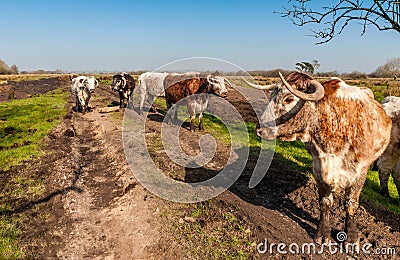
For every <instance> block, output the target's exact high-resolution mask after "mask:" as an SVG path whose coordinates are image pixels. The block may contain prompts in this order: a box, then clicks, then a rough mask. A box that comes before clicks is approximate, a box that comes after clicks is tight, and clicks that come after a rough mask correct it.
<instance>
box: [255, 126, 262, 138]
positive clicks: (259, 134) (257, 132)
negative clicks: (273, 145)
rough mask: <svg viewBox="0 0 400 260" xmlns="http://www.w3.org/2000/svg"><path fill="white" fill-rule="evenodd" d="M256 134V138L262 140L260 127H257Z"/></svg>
mask: <svg viewBox="0 0 400 260" xmlns="http://www.w3.org/2000/svg"><path fill="white" fill-rule="evenodd" d="M256 134H257V136H258V137H261V138H262V128H261V127H257V128H256Z"/></svg>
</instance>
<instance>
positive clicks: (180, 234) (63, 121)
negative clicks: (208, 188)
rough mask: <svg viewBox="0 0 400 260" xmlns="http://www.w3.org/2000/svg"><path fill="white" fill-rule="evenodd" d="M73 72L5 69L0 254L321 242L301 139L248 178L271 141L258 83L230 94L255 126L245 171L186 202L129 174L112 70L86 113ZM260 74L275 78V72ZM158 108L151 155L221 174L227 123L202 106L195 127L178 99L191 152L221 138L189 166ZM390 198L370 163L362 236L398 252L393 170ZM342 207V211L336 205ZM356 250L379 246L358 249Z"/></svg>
mask: <svg viewBox="0 0 400 260" xmlns="http://www.w3.org/2000/svg"><path fill="white" fill-rule="evenodd" d="M67 78H68V77H66V76H63V75H62V76H61V75H57V76H56V77H54V75H42V76H37V75H35V76H30V75H28V76H23V77H14V78H5V77H3V78H1V77H0V90H1V92H0V93H1V95H0V120H1V121H0V136H1V141H0V187H1V189H0V233H1V236H0V259H55V258H61V259H63V258H68V259H72V258H74V259H83V258H89V259H265V258H272V259H280V258H283V256H282V255H281V254H279V253H278V252H277V250H276V247H275V249H274V250H273V252H266V253H265V254H260V253H258V252H257V245H259V243H263V242H264V241H265V239H268V241H269V242H271V243H276V244H278V243H286V244H288V245H289V244H290V243H298V244H304V243H312V237H313V235H314V233H315V232H316V224H317V223H318V219H319V213H320V209H319V205H318V201H317V189H316V185H315V181H314V179H313V177H312V169H311V157H310V155H309V154H308V153H307V152H306V150H305V148H304V145H303V144H302V143H301V142H297V141H296V142H290V143H286V142H280V141H278V142H277V144H276V148H275V155H274V159H273V161H272V164H271V166H270V168H269V169H268V173H267V174H266V176H265V177H264V178H263V180H262V181H261V183H260V184H258V185H257V186H256V187H254V188H252V189H250V188H249V187H248V183H249V179H250V176H251V174H252V172H253V169H254V166H255V165H256V163H257V160H258V156H259V154H260V153H261V152H262V151H263V149H267V147H264V146H263V145H262V144H261V142H260V140H259V139H258V138H257V137H256V135H255V134H254V130H255V127H256V122H257V117H256V113H260V112H261V111H262V110H263V107H265V104H266V100H265V98H260V97H262V95H261V94H262V92H261V91H259V90H255V89H251V88H246V87H240V90H241V91H244V92H245V93H247V94H248V97H250V98H245V97H244V96H243V95H241V94H240V93H239V92H238V91H237V90H235V89H230V90H229V93H228V99H227V100H228V101H229V102H230V103H231V104H232V105H233V106H234V107H235V108H236V109H237V110H238V111H239V113H240V114H241V115H242V117H243V118H244V120H245V123H246V125H245V126H246V128H247V130H248V132H249V140H247V139H245V138H243V139H241V138H239V139H238V140H236V141H237V142H238V143H240V144H241V145H242V147H243V148H244V147H246V149H247V148H248V149H249V157H248V158H247V160H246V165H245V167H244V170H243V172H242V174H241V176H240V178H239V179H238V180H237V181H236V182H235V183H234V184H233V185H232V186H231V187H230V188H229V190H227V191H225V192H224V193H222V194H221V195H219V196H217V197H216V198H213V199H210V200H207V201H205V202H199V203H192V204H181V203H173V202H170V201H167V200H163V199H161V198H159V197H157V196H155V195H153V194H152V193H150V192H148V191H147V190H146V189H145V188H144V187H143V186H142V185H141V184H140V183H139V182H138V181H137V180H136V179H135V176H134V175H133V174H132V170H133V171H135V169H132V170H131V169H130V167H129V166H128V164H127V162H126V158H125V154H124V149H123V145H122V134H121V131H122V127H123V123H122V119H123V116H124V110H120V111H117V112H113V113H107V114H101V113H99V109H100V108H102V107H107V106H113V105H115V104H118V97H117V94H116V93H114V92H112V91H111V89H110V85H109V84H110V79H111V77H110V76H105V75H101V80H100V86H99V87H98V88H97V89H96V92H95V93H94V94H93V96H92V99H91V100H90V107H91V111H90V112H89V113H87V114H84V115H83V114H80V113H76V112H74V111H73V110H72V107H73V105H74V98H73V97H72V96H71V95H70V94H69V82H68V80H67ZM98 78H100V77H98ZM230 80H231V81H233V82H234V83H235V79H234V78H230ZM257 80H258V81H259V82H261V83H264V84H269V83H271V82H275V81H277V80H278V79H276V78H257ZM1 81H3V82H1ZM347 82H348V83H349V84H355V85H358V86H366V87H369V88H371V89H372V90H373V91H374V93H375V96H376V99H377V100H379V101H380V100H382V99H383V97H384V96H387V95H398V94H400V83H399V82H400V81H393V80H390V79H363V80H348V81H347ZM249 99H250V100H251V101H252V102H253V105H254V110H253V108H252V107H251V106H250V104H249V102H248V100H249ZM212 105H213V109H218V105H214V104H212ZM156 106H157V109H158V111H159V113H150V112H149V114H148V116H147V121H146V125H145V136H146V141H147V149H148V151H149V154H150V156H151V158H152V159H153V161H154V163H155V164H156V165H157V166H158V167H159V168H160V169H161V170H162V172H163V174H165V175H167V176H169V177H171V178H173V179H176V180H180V181H184V182H199V181H203V180H206V179H209V178H211V177H213V176H215V175H216V174H218V173H219V171H220V170H221V169H223V167H224V166H225V165H226V163H227V161H228V156H229V152H230V139H229V135H228V132H227V129H226V127H224V126H223V124H222V122H221V121H220V120H219V119H218V118H216V117H214V116H211V115H205V117H204V118H205V119H204V120H205V125H204V127H205V129H206V131H205V132H204V133H202V132H195V133H192V132H190V131H189V130H188V123H187V115H186V113H185V109H180V119H181V120H182V121H183V125H182V128H180V130H179V137H180V146H181V148H182V150H183V151H185V152H186V153H187V154H197V153H199V152H200V148H199V140H200V138H201V137H202V136H203V135H204V134H210V135H212V136H214V137H215V139H216V141H217V146H216V155H215V156H214V157H213V159H212V160H211V161H210V162H208V163H207V164H205V165H204V166H202V167H200V168H187V167H182V166H180V165H178V164H176V163H174V162H173V161H172V160H171V159H170V158H169V157H168V155H167V154H166V152H165V151H164V148H163V146H162V141H161V124H162V120H163V113H165V110H166V109H165V102H164V100H163V99H161V98H160V99H158V100H157V102H156ZM133 113H135V112H133ZM236 152H237V154H239V155H240V151H236ZM390 196H391V197H390V198H387V197H383V196H381V195H380V194H379V179H378V175H377V172H376V171H374V170H371V171H370V172H369V175H368V179H367V181H366V184H365V186H364V189H363V193H362V197H361V207H360V210H359V213H358V215H357V221H358V224H359V227H360V232H361V234H360V236H361V243H370V244H371V245H372V249H374V250H375V249H377V248H394V249H395V250H396V252H397V257H399V253H400V242H399V241H400V200H399V194H398V193H397V191H396V190H395V187H394V184H393V181H392V180H391V182H390ZM341 204H342V203H341V202H340V203H339V205H340V206H339V207H341V206H343V205H341ZM333 211H334V212H335V213H338V211H339V208H336V209H334V210H333ZM343 218H344V216H343V215H340V216H338V217H337V218H335V219H334V220H332V222H333V223H332V224H333V225H334V231H335V232H338V231H341V230H343V224H342V223H343ZM290 257H293V258H295V259H299V258H305V259H309V258H312V259H331V258H332V255H331V254H330V252H329V251H326V252H323V253H321V254H314V255H309V254H306V253H300V254H298V255H289V257H288V258H289V259H290ZM346 257H348V256H347V255H346V254H344V253H341V254H340V253H339V254H337V255H335V258H338V259H345V258H346ZM355 257H356V258H360V259H367V258H370V255H368V254H367V253H365V252H364V253H363V252H361V254H360V255H358V256H355ZM374 257H376V258H380V256H376V255H375V256H374ZM385 257H387V258H389V259H391V258H393V259H394V258H396V255H391V256H382V259H384V258H385Z"/></svg>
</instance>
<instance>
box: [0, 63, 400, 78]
mask: <svg viewBox="0 0 400 260" xmlns="http://www.w3.org/2000/svg"><path fill="white" fill-rule="evenodd" d="M0 66H1V65H0ZM144 72H146V71H144V70H140V71H128V73H129V74H131V75H140V74H142V73H144ZM204 72H210V73H212V72H213V71H204ZM278 72H281V73H282V74H283V75H285V74H287V73H289V72H291V70H284V69H274V70H250V71H236V72H222V74H224V75H226V76H248V75H249V74H250V75H251V76H253V77H267V78H273V77H278V76H279V74H278ZM113 73H119V72H97V71H91V72H73V73H72V72H64V71H62V70H54V71H51V70H35V71H21V72H20V73H19V74H97V75H102V74H113ZM0 74H18V72H17V73H15V70H14V71H13V72H10V71H8V72H7V73H4V72H3V70H2V69H1V68H0ZM312 76H313V77H341V78H348V79H366V78H393V77H400V75H398V76H396V75H393V73H377V71H374V72H372V73H363V72H359V71H353V72H350V73H348V72H346V73H339V72H337V71H328V72H316V73H314V74H313V75H312Z"/></svg>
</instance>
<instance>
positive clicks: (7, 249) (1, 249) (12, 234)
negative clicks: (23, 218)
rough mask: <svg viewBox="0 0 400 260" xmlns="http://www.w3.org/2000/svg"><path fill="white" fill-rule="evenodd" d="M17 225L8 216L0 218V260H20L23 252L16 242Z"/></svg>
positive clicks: (17, 234)
mask: <svg viewBox="0 0 400 260" xmlns="http://www.w3.org/2000/svg"><path fill="white" fill-rule="evenodd" d="M19 232H20V231H19V229H18V228H17V223H15V221H14V220H13V219H12V218H11V217H9V216H0V259H22V258H24V256H25V254H24V252H23V251H22V250H21V249H20V248H19V247H18V245H17V243H16V241H17V240H18V236H19Z"/></svg>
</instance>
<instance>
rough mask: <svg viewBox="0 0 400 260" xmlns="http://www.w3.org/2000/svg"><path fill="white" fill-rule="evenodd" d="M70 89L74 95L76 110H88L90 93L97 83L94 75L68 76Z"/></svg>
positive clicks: (83, 111)
mask: <svg viewBox="0 0 400 260" xmlns="http://www.w3.org/2000/svg"><path fill="white" fill-rule="evenodd" d="M70 79H71V91H72V93H73V94H74V95H75V108H76V110H77V111H78V112H82V113H85V112H87V111H88V110H89V106H88V105H89V100H90V97H91V93H93V92H94V90H95V88H96V87H97V86H98V85H99V82H98V81H97V79H96V78H95V77H94V76H90V77H88V76H78V77H74V76H72V75H71V76H70Z"/></svg>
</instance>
